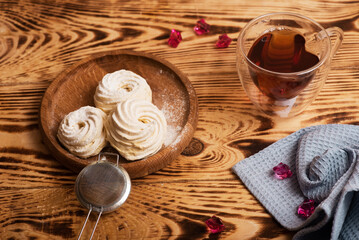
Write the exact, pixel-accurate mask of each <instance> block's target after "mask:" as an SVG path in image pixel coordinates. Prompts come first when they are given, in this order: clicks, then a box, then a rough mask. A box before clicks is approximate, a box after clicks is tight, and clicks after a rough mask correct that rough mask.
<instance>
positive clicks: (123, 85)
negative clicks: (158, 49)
mask: <svg viewBox="0 0 359 240" xmlns="http://www.w3.org/2000/svg"><path fill="white" fill-rule="evenodd" d="M134 98H136V99H143V100H147V101H150V102H152V91H151V88H150V86H149V85H148V84H147V81H146V80H145V79H144V78H142V77H141V76H139V75H137V74H136V73H134V72H131V71H128V70H125V69H122V70H118V71H116V72H113V73H108V74H106V75H105V76H104V77H103V79H102V80H101V82H100V83H99V85H98V86H97V88H96V92H95V96H94V101H95V106H96V107H98V108H100V109H102V110H103V111H104V112H105V113H106V114H108V113H109V112H110V111H111V110H112V109H113V108H114V107H116V104H117V103H119V102H122V101H125V100H127V99H134Z"/></svg>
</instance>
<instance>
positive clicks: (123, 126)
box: [105, 99, 167, 161]
mask: <svg viewBox="0 0 359 240" xmlns="http://www.w3.org/2000/svg"><path fill="white" fill-rule="evenodd" d="M105 128H106V131H107V140H108V141H109V142H110V144H111V146H112V147H114V148H115V149H116V150H117V151H118V152H119V153H120V154H121V155H122V156H123V157H124V158H126V159H127V160H130V161H134V160H139V159H143V158H145V157H148V156H151V155H153V154H155V153H157V152H158V151H159V150H160V149H161V148H162V145H163V143H164V140H165V137H166V134H167V122H166V118H165V116H164V114H163V113H162V112H161V111H160V110H159V109H158V108H157V107H156V106H155V105H154V104H152V103H151V102H149V101H145V100H139V99H129V100H126V101H124V102H121V103H119V104H117V105H116V108H115V109H114V110H113V111H112V112H111V113H110V115H109V116H108V118H107V121H106V122H105Z"/></svg>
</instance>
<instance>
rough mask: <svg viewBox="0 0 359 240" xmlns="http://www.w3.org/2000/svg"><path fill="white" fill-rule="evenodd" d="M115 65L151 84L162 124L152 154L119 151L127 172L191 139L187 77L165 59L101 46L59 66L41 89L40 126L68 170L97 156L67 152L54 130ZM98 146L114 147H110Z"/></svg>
mask: <svg viewBox="0 0 359 240" xmlns="http://www.w3.org/2000/svg"><path fill="white" fill-rule="evenodd" d="M120 69H127V70H130V71H133V72H135V73H137V74H139V75H140V76H142V77H143V78H145V79H146V80H147V82H148V84H149V85H150V87H151V89H152V96H153V103H154V104H155V105H156V106H157V107H158V108H159V109H160V110H162V111H163V113H164V114H165V117H166V120H167V124H168V134H167V139H166V141H165V144H164V147H163V148H162V149H161V150H160V151H159V152H158V153H156V154H155V155H153V156H150V157H148V158H145V159H141V160H138V161H127V160H126V159H124V158H122V157H120V165H121V166H123V167H124V168H125V169H126V170H127V172H128V173H129V175H130V176H131V178H139V177H143V176H146V175H148V174H151V173H153V172H156V171H158V170H160V169H161V168H163V167H165V166H166V165H168V164H169V163H170V162H171V161H173V160H174V159H176V158H177V157H178V156H179V154H180V153H181V152H182V151H183V150H184V149H185V147H186V146H187V145H188V144H189V142H190V141H191V139H192V136H193V133H194V131H195V129H196V125H197V117H198V113H197V108H198V106H197V97H196V93H195V90H194V88H193V86H192V85H191V83H190V81H189V80H188V78H187V77H186V76H185V75H184V74H183V73H182V72H181V71H179V70H178V69H177V68H176V67H175V66H173V65H172V64H171V63H169V62H167V61H165V60H163V59H160V58H158V57H156V56H153V55H150V54H147V53H140V52H133V51H127V50H120V51H112V52H104V53H99V54H96V55H93V56H91V57H89V58H86V59H84V60H82V61H80V62H78V63H77V64H75V65H73V66H72V67H70V68H69V69H67V70H65V71H64V72H62V73H61V74H60V75H59V76H58V77H57V78H56V79H55V80H54V81H53V82H52V83H51V84H50V86H49V87H48V89H47V90H46V92H45V94H44V96H43V99H42V102H41V109H40V130H41V133H42V136H43V140H44V143H45V144H46V146H47V147H48V148H49V150H50V151H51V153H52V155H53V156H54V157H55V158H56V159H57V160H58V161H59V162H60V163H62V164H63V165H64V166H66V167H67V168H69V169H71V170H72V171H74V172H80V171H81V169H82V168H84V167H85V166H87V165H88V164H90V163H92V162H94V161H96V160H97V156H93V157H90V158H87V159H82V158H79V157H77V156H75V155H73V154H71V153H70V152H68V151H67V150H66V149H65V148H64V147H63V146H62V145H61V144H60V142H59V141H58V139H57V137H56V135H57V130H58V127H59V124H60V122H61V120H62V119H63V118H64V116H65V115H67V114H68V113H70V112H72V111H74V110H76V109H78V108H80V107H82V106H86V105H90V106H94V100H93V96H94V94H95V90H96V87H97V85H98V83H99V82H100V81H101V80H102V78H103V76H104V75H105V74H107V73H111V72H114V71H117V70H120ZM103 151H110V152H115V150H114V149H113V148H111V147H107V148H106V149H105V150H103Z"/></svg>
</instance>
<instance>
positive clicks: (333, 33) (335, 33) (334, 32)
mask: <svg viewBox="0 0 359 240" xmlns="http://www.w3.org/2000/svg"><path fill="white" fill-rule="evenodd" d="M325 31H326V32H327V34H328V35H329V37H330V38H333V37H336V39H335V42H334V43H332V47H331V53H330V58H331V59H333V57H334V55H335V53H336V52H337V51H338V49H339V47H340V46H341V45H342V42H343V38H344V32H343V30H342V29H341V28H338V27H330V28H327V29H325Z"/></svg>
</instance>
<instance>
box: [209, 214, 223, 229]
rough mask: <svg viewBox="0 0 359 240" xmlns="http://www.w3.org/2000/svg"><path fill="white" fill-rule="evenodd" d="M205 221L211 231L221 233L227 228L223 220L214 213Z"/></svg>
mask: <svg viewBox="0 0 359 240" xmlns="http://www.w3.org/2000/svg"><path fill="white" fill-rule="evenodd" d="M205 223H206V224H207V226H208V228H209V230H210V231H211V233H220V232H222V231H223V230H224V228H225V227H224V225H223V222H222V220H221V219H220V218H219V217H216V216H214V215H213V216H212V217H211V218H209V219H207V220H206V222H205Z"/></svg>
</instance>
